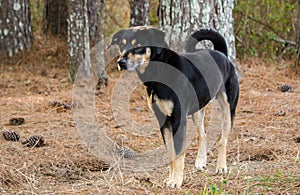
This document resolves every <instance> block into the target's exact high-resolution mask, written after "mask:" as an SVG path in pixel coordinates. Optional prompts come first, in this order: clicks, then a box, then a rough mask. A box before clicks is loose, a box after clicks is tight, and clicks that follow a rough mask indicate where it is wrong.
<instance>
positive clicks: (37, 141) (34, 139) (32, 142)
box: [22, 135, 45, 147]
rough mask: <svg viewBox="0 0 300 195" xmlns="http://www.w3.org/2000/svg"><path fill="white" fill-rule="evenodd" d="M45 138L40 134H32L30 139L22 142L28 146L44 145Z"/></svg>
mask: <svg viewBox="0 0 300 195" xmlns="http://www.w3.org/2000/svg"><path fill="white" fill-rule="evenodd" d="M44 142H45V139H44V138H43V137H42V136H40V135H34V136H31V137H30V138H29V139H27V140H25V141H23V142H22V144H23V145H26V146H28V147H42V146H43V145H44Z"/></svg>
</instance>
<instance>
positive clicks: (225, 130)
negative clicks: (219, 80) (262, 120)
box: [216, 92, 231, 173]
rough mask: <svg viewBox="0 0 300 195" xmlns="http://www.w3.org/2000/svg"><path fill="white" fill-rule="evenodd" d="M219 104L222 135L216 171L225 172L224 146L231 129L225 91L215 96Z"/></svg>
mask: <svg viewBox="0 0 300 195" xmlns="http://www.w3.org/2000/svg"><path fill="white" fill-rule="evenodd" d="M217 99H218V101H219V104H220V106H221V110H222V136H221V140H220V141H219V151H218V160H217V167H216V172H217V173H227V165H226V146H227V140H228V136H229V133H230V130H231V115H230V105H229V103H228V101H227V95H226V93H225V92H222V93H221V94H219V95H218V96H217Z"/></svg>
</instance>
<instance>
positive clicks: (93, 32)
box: [88, 0, 102, 45]
mask: <svg viewBox="0 0 300 195" xmlns="http://www.w3.org/2000/svg"><path fill="white" fill-rule="evenodd" d="M101 3H102V2H100V1H99V0H88V16H89V27H90V28H89V35H90V41H91V42H92V45H95V44H97V43H98V42H99V41H100V33H99V31H100V30H101V27H100V26H99V25H100V21H99V16H98V14H99V13H100V10H99V9H100V4H101Z"/></svg>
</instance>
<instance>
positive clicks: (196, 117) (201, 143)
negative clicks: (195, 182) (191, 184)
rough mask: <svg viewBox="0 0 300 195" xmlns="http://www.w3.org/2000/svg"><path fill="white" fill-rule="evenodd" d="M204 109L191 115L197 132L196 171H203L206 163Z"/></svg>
mask: <svg viewBox="0 0 300 195" xmlns="http://www.w3.org/2000/svg"><path fill="white" fill-rule="evenodd" d="M204 117H205V108H202V109H201V110H199V111H198V112H196V113H194V114H193V121H194V123H195V125H196V128H197V131H198V153H197V157H196V161H195V167H196V169H198V170H204V169H205V167H206V163H207V149H206V148H207V136H206V133H205V130H204Z"/></svg>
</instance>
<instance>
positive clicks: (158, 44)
mask: <svg viewBox="0 0 300 195" xmlns="http://www.w3.org/2000/svg"><path fill="white" fill-rule="evenodd" d="M147 32H148V33H149V36H148V37H149V38H150V43H151V46H153V47H154V51H155V52H156V53H157V54H160V53H161V51H162V49H163V48H164V47H166V44H165V32H163V31H161V30H159V29H157V28H154V27H151V28H149V29H148V31H147Z"/></svg>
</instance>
